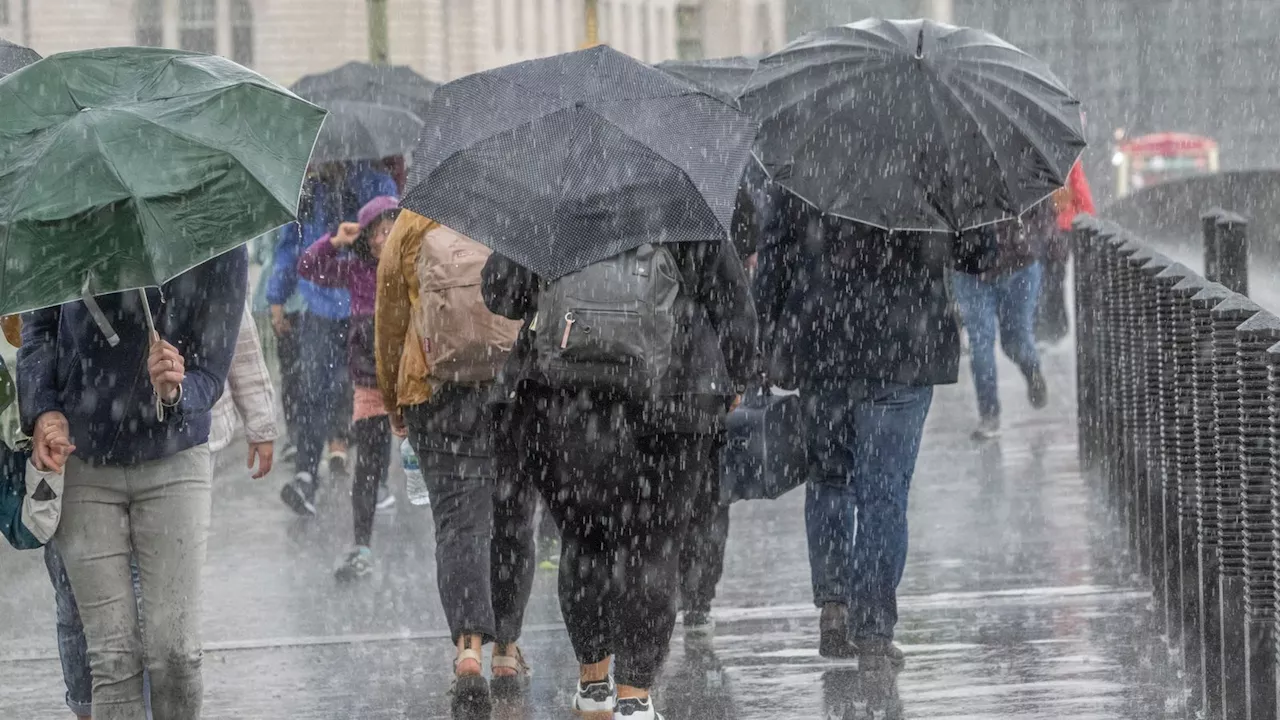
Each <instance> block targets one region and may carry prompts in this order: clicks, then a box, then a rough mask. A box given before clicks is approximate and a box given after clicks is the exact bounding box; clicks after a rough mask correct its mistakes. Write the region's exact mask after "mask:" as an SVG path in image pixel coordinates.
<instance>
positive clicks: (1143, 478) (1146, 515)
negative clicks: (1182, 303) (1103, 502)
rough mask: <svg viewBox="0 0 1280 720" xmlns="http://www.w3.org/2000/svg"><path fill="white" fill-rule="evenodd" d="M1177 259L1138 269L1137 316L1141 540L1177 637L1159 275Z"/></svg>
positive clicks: (1155, 258)
mask: <svg viewBox="0 0 1280 720" xmlns="http://www.w3.org/2000/svg"><path fill="white" fill-rule="evenodd" d="M1172 264H1173V261H1172V260H1170V259H1169V258H1167V257H1165V256H1164V255H1161V254H1159V253H1152V254H1151V258H1150V259H1149V260H1147V261H1146V262H1145V263H1144V264H1142V265H1141V266H1140V267H1139V268H1138V283H1137V288H1138V290H1139V297H1138V300H1139V302H1138V303H1137V306H1136V308H1135V309H1136V311H1137V312H1136V313H1135V317H1134V320H1135V321H1136V323H1137V326H1136V327H1137V350H1138V354H1137V355H1135V358H1134V359H1135V361H1136V366H1137V372H1136V373H1135V377H1134V380H1135V385H1136V389H1137V391H1138V403H1137V407H1136V410H1137V416H1136V418H1135V419H1136V421H1137V433H1136V434H1135V435H1134V439H1135V440H1136V441H1137V447H1136V448H1135V449H1136V453H1135V456H1136V457H1135V461H1136V462H1135V465H1136V466H1137V468H1138V471H1139V479H1140V491H1141V494H1140V496H1139V507H1140V513H1141V516H1142V523H1141V526H1142V529H1143V533H1142V539H1143V541H1144V542H1145V543H1146V546H1147V548H1148V553H1149V557H1150V573H1151V575H1150V578H1151V584H1152V590H1153V591H1154V594H1153V597H1154V598H1155V605H1156V617H1155V619H1156V623H1157V627H1158V629H1159V632H1160V633H1161V634H1164V635H1167V636H1168V637H1169V638H1170V640H1171V641H1176V639H1177V637H1176V636H1177V630H1175V628H1174V625H1173V624H1171V623H1170V622H1169V607H1170V603H1169V598H1170V595H1169V593H1168V584H1169V573H1168V568H1169V557H1170V552H1169V545H1168V544H1167V543H1166V542H1165V517H1164V490H1165V488H1164V475H1165V473H1164V470H1163V453H1162V452H1161V450H1162V448H1161V446H1160V403H1161V396H1162V395H1163V392H1164V390H1163V384H1162V377H1161V374H1162V372H1163V370H1162V366H1163V364H1164V360H1163V357H1162V355H1163V350H1164V348H1162V347H1161V332H1162V331H1161V325H1162V324H1163V319H1162V318H1161V313H1160V288H1159V285H1160V284H1159V283H1158V282H1157V281H1156V278H1157V277H1158V276H1159V275H1160V274H1161V273H1163V272H1164V271H1165V270H1166V269H1167V268H1168V267H1169V266H1170V265H1172Z"/></svg>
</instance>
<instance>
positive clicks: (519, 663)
mask: <svg viewBox="0 0 1280 720" xmlns="http://www.w3.org/2000/svg"><path fill="white" fill-rule="evenodd" d="M498 647H499V646H498V645H497V644H496V643H495V644H494V646H493V680H492V681H491V682H490V685H491V686H492V687H493V693H494V694H495V695H512V694H517V693H519V692H520V691H521V690H523V689H524V687H525V686H526V685H528V683H529V678H530V676H531V675H533V670H532V669H530V668H529V663H527V662H525V660H524V653H523V652H521V651H520V646H519V645H516V644H515V643H511V644H510V645H507V646H506V647H507V649H508V650H514V651H515V652H514V653H512V654H510V655H499V654H498Z"/></svg>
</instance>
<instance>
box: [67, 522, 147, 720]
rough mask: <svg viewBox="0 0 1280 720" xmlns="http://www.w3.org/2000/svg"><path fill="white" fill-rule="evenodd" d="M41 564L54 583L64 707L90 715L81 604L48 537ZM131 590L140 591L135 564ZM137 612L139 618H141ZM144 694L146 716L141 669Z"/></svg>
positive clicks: (138, 593) (89, 679) (89, 681)
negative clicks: (65, 700) (64, 692)
mask: <svg viewBox="0 0 1280 720" xmlns="http://www.w3.org/2000/svg"><path fill="white" fill-rule="evenodd" d="M44 566H45V569H47V570H48V571H49V580H50V582H52V583H53V595H54V601H55V602H56V604H57V608H58V659H59V660H61V661H62V682H63V683H65V684H66V686H67V696H66V697H67V707H68V708H70V709H71V714H72V715H77V716H79V717H89V716H90V715H92V714H93V712H92V711H93V675H92V673H91V672H90V670H89V645H88V642H87V641H86V640H85V639H84V623H83V622H82V621H81V620H80V608H79V606H77V605H76V598H75V595H73V594H72V592H71V580H70V579H68V578H67V569H66V567H65V566H64V565H63V564H62V556H61V555H59V554H58V548H57V546H56V545H54V543H53V542H52V541H51V542H49V543H48V544H46V545H45V546H44ZM131 569H132V571H133V591H134V593H135V595H136V596H138V597H141V595H142V588H141V585H142V581H141V579H140V578H139V577H138V566H137V564H136V563H134V564H133V565H132V568H131ZM141 621H142V620H141V616H139V622H141ZM142 685H143V690H142V692H143V698H145V699H146V701H147V720H150V719H151V682H150V677H149V675H148V673H147V672H146V671H145V670H144V671H143V673H142Z"/></svg>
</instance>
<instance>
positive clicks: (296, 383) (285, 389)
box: [276, 313, 302, 445]
mask: <svg viewBox="0 0 1280 720" xmlns="http://www.w3.org/2000/svg"><path fill="white" fill-rule="evenodd" d="M287 318H288V322H289V332H287V333H285V334H283V335H277V336H276V357H277V358H278V359H279V361H280V402H281V404H282V405H283V406H284V423H285V428H286V429H287V431H288V433H289V441H290V442H292V443H293V444H294V445H297V443H298V423H299V420H298V418H299V416H300V414H301V412H302V363H301V353H300V352H299V346H298V336H299V334H300V333H301V330H302V329H301V327H299V323H300V322H301V321H302V313H291V314H289V315H288V316H287Z"/></svg>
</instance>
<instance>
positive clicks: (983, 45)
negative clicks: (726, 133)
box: [740, 20, 1085, 231]
mask: <svg viewBox="0 0 1280 720" xmlns="http://www.w3.org/2000/svg"><path fill="white" fill-rule="evenodd" d="M740 102H741V105H742V108H743V110H745V111H747V112H748V113H750V114H752V115H753V116H754V117H755V118H756V119H758V120H760V121H761V130H760V136H759V140H758V143H757V146H756V152H757V155H758V157H759V159H760V161H761V163H762V164H763V165H764V167H765V169H766V170H767V171H768V172H769V173H770V175H771V176H772V177H773V178H774V179H776V180H777V181H778V182H779V183H781V184H782V185H783V186H784V187H786V188H787V189H789V190H791V191H792V192H793V193H795V194H796V195H798V196H800V197H802V198H804V199H805V200H807V201H808V202H810V203H812V204H813V205H814V206H816V207H817V208H818V209H820V210H822V211H824V212H826V213H829V214H832V215H836V216H839V217H844V218H848V219H852V220H856V221H858V222H862V223H867V224H870V225H875V226H878V227H882V228H888V229H897V230H925V231H930V230H938V231H960V230H965V229H969V228H973V227H978V226H982V225H986V224H989V223H994V222H998V221H1001V220H1006V219H1010V218H1012V217H1015V216H1017V215H1018V214H1020V213H1022V212H1023V211H1025V210H1027V209H1028V208H1030V207H1031V206H1033V205H1035V204H1036V203H1037V202H1039V201H1041V200H1043V199H1044V198H1045V196H1046V195H1048V194H1049V193H1051V192H1053V191H1054V190H1055V189H1057V188H1059V187H1061V186H1062V185H1063V184H1064V183H1065V182H1066V178H1067V172H1068V171H1069V170H1070V169H1071V165H1072V164H1073V163H1074V162H1075V160H1076V158H1077V157H1078V156H1079V155H1080V151H1081V150H1082V149H1083V148H1084V146H1085V141H1084V136H1083V129H1082V127H1081V115H1080V103H1079V101H1077V100H1076V99H1075V98H1074V97H1072V96H1071V94H1070V93H1069V92H1068V91H1067V89H1066V88H1065V87H1064V86H1063V84H1062V82H1061V81H1060V80H1058V78H1057V77H1056V76H1055V75H1054V74H1053V73H1052V72H1051V71H1050V70H1049V68H1048V67H1047V66H1046V65H1045V64H1044V63H1042V62H1040V61H1039V60H1037V59H1035V58H1033V57H1031V56H1030V55H1027V54H1026V53H1024V52H1022V51H1021V50H1019V49H1017V48H1015V47H1013V46H1012V45H1010V44H1008V43H1006V42H1005V41H1003V40H1001V39H1000V38H998V37H996V36H994V35H991V34H990V33H986V32H983V31H981V30H974V29H970V28H960V27H954V26H951V25H943V24H940V23H935V22H931V21H928V20H865V21H862V22H859V23H854V24H852V25H846V26H842V27H833V28H828V29H826V30H819V31H817V32H814V33H811V34H809V35H806V36H804V37H802V38H800V39H798V40H796V41H795V42H793V43H791V44H790V45H788V46H787V47H786V48H784V49H782V50H781V51H779V52H777V53H775V54H773V55H770V56H768V57H766V58H764V59H763V60H761V62H760V67H759V69H758V70H757V71H756V73H755V74H754V75H753V76H752V77H751V80H750V81H749V82H748V84H747V88H746V90H745V91H744V92H743V94H742V97H741V100H740Z"/></svg>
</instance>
